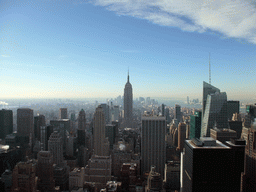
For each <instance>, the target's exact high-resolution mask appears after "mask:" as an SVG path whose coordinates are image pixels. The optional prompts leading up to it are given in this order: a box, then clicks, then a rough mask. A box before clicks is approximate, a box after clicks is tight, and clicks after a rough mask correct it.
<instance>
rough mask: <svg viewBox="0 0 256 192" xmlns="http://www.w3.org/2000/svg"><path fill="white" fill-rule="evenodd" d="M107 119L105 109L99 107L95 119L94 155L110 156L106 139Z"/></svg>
mask: <svg viewBox="0 0 256 192" xmlns="http://www.w3.org/2000/svg"><path fill="white" fill-rule="evenodd" d="M105 125H106V124H105V117H104V113H103V108H102V107H101V106H98V107H97V108H96V111H95V114H94V119H93V142H94V153H95V155H98V156H106V155H108V151H107V143H108V142H106V138H105Z"/></svg>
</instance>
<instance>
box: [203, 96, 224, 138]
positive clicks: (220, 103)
mask: <svg viewBox="0 0 256 192" xmlns="http://www.w3.org/2000/svg"><path fill="white" fill-rule="evenodd" d="M214 125H215V126H217V127H218V128H219V129H223V128H228V117H227V95H226V93H225V92H221V93H219V92H216V93H213V94H209V95H208V96H207V102H206V107H205V111H204V116H203V120H202V129H201V137H206V136H207V137H209V136H210V129H212V128H213V127H214Z"/></svg>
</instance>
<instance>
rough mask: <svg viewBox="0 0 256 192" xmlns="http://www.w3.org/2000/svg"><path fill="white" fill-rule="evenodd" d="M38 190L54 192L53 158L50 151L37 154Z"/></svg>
mask: <svg viewBox="0 0 256 192" xmlns="http://www.w3.org/2000/svg"><path fill="white" fill-rule="evenodd" d="M37 160H38V164H37V173H38V181H37V182H38V184H37V185H38V190H40V191H41V192H48V191H54V189H55V181H54V177H53V156H52V154H51V152H50V151H40V152H39V153H38V154H37Z"/></svg>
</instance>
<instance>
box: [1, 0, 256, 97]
mask: <svg viewBox="0 0 256 192" xmlns="http://www.w3.org/2000/svg"><path fill="white" fill-rule="evenodd" d="M0 12H1V15H2V17H1V18H0V35H1V45H0V66H1V67H0V72H1V76H0V77H1V81H0V86H1V95H0V98H115V97H117V96H119V95H123V91H124V85H125V83H126V80H127V69H128V67H129V69H130V82H131V84H132V86H133V94H134V98H136V97H140V96H142V97H152V98H153V97H163V98H184V99H185V98H186V97H187V96H189V97H190V98H199V99H200V100H201V99H202V86H203V81H206V82H208V79H209V76H208V63H209V53H211V66H212V67H211V71H212V85H214V86H216V87H218V88H219V89H220V90H221V91H224V92H226V93H227V96H228V99H233V100H250V99H255V92H256V87H255V61H256V56H255V44H256V35H255V34H256V33H255V32H256V14H255V12H256V6H255V3H253V1H249V0H248V1H242V0H241V1H239V0H236V1H232V0H227V1H225V2H223V1H220V0H216V1H214V2H205V1H202V0H199V1H197V3H194V1H192V0H182V1H179V3H178V2H177V1H164V0H159V1H146V0H142V1H137V2H136V3H134V1H131V0H126V1H122V0H119V1H114V0H109V1H103V0H88V1H86V0H74V1H71V0H70V1H69V0H66V1H59V0H56V1H43V0H38V1H36V2H35V1H32V0H24V1H18V0H13V1H8V0H3V1H1V2H0Z"/></svg>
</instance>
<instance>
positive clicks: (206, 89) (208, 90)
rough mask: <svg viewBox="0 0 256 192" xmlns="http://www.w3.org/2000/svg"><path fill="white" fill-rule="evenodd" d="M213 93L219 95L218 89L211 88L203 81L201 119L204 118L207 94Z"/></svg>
mask: <svg viewBox="0 0 256 192" xmlns="http://www.w3.org/2000/svg"><path fill="white" fill-rule="evenodd" d="M215 92H218V93H220V90H219V89H218V88H216V87H214V86H212V85H211V84H209V83H206V82H205V81H204V82H203V111H202V117H203V116H204V111H205V106H206V101H207V96H208V95H209V94H213V93H215Z"/></svg>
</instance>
